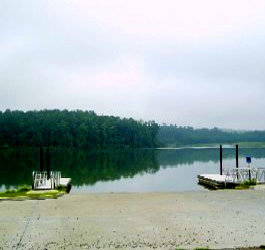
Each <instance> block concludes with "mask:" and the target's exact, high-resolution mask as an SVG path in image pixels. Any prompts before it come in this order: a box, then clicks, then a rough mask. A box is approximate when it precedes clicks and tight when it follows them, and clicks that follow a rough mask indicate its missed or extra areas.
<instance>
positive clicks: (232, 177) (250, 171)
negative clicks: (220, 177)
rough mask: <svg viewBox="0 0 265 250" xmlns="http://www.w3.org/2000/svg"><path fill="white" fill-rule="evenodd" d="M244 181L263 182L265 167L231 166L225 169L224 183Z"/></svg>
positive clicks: (264, 180) (264, 179)
mask: <svg viewBox="0 0 265 250" xmlns="http://www.w3.org/2000/svg"><path fill="white" fill-rule="evenodd" d="M245 181H256V183H265V168H233V169H228V170H227V173H226V177H225V184H226V183H231V182H232V183H237V184H238V183H243V182H245Z"/></svg>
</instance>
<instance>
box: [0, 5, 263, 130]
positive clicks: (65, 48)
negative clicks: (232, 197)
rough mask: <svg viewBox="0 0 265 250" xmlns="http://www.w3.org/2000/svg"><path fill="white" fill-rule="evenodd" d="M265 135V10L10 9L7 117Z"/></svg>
mask: <svg viewBox="0 0 265 250" xmlns="http://www.w3.org/2000/svg"><path fill="white" fill-rule="evenodd" d="M7 108H9V109H19V110H32V109H37V110H39V109H45V108H46V109H53V108H58V109H71V110H73V109H82V110H94V111H95V112H96V113H98V114H111V115H118V116H121V117H133V118H135V119H144V120H149V119H154V120H156V121H157V122H159V123H160V122H167V123H176V124H177V125H182V126H183V125H190V126H194V127H214V126H217V127H221V128H233V129H265V119H264V113H265V112H264V109H265V1H263V0H260V1H259V0H249V1H245V0H219V1H215V0H207V1H205V0H200V1H198V0H194V1H190V0H185V1H184V0H182V1H177V0H172V1H169V0H163V1H162V0H161V1H155V0H150V1H145V0H139V1H138V0H132V1H130V0H126V1H125V0H95V1H89V0H86V1H78V0H73V1H67V0H62V1H56V0H50V1H47V0H45V1H41V0H38V1H35V0H32V1H31V0H27V1H26V0H25V1H21V0H17V1H12V0H1V1H0V110H5V109H7Z"/></svg>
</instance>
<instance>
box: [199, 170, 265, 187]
mask: <svg viewBox="0 0 265 250" xmlns="http://www.w3.org/2000/svg"><path fill="white" fill-rule="evenodd" d="M225 172H226V174H222V175H221V174H201V175H198V176H197V177H198V182H199V184H202V185H204V186H207V187H210V188H213V189H221V188H234V187H235V186H236V185H240V184H242V183H244V182H246V181H253V182H255V183H256V184H264V183H265V168H234V169H229V170H227V171H225Z"/></svg>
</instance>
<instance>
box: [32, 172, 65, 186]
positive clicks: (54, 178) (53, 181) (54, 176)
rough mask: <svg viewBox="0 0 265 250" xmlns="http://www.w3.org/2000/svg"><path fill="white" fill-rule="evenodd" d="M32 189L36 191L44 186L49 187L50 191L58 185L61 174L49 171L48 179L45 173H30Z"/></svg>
mask: <svg viewBox="0 0 265 250" xmlns="http://www.w3.org/2000/svg"><path fill="white" fill-rule="evenodd" d="M32 180H33V189H38V188H41V187H44V186H47V184H48V185H50V188H51V189H54V188H56V187H57V186H59V185H60V180H61V172H60V171H51V172H50V178H49V179H48V173H47V171H43V172H41V171H33V172H32Z"/></svg>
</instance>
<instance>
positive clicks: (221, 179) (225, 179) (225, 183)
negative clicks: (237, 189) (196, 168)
mask: <svg viewBox="0 0 265 250" xmlns="http://www.w3.org/2000/svg"><path fill="white" fill-rule="evenodd" d="M197 177H198V182H199V184H201V185H203V186H207V187H209V188H212V189H222V188H226V187H227V188H228V187H230V188H232V187H234V186H235V183H234V182H233V179H232V178H231V177H230V176H227V175H220V174H202V175H198V176H197Z"/></svg>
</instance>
